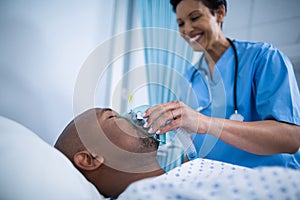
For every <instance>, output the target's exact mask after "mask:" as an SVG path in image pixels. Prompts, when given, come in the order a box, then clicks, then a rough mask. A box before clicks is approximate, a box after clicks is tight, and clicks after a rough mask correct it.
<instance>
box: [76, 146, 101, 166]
mask: <svg viewBox="0 0 300 200" xmlns="http://www.w3.org/2000/svg"><path fill="white" fill-rule="evenodd" d="M103 162H104V158H103V157H102V156H97V157H95V156H93V155H92V154H91V153H90V152H88V151H86V150H84V151H80V152H77V153H76V154H75V155H74V163H75V165H76V166H77V167H79V168H81V169H83V170H88V171H91V170H95V169H97V168H99V167H100V166H101V165H102V164H103Z"/></svg>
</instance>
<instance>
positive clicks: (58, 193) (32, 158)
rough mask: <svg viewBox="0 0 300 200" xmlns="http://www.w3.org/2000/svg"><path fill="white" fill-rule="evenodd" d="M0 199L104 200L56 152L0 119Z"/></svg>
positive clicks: (18, 127)
mask: <svg viewBox="0 0 300 200" xmlns="http://www.w3.org/2000/svg"><path fill="white" fill-rule="evenodd" d="M0 160H1V164H0V177H1V178H0V199H14V200H15V199H17V200H18V199H26V200H27V199H30V200H35V199H38V200H41V199H43V200H47V199H55V200H57V199H62V200H66V199H72V200H73V199H93V200H94V199H104V197H103V196H101V195H100V194H99V193H98V191H97V189H96V188H95V187H94V186H93V185H92V184H91V183H90V182H89V181H87V179H86V178H85V177H84V176H83V175H82V174H81V173H80V172H79V171H78V170H77V169H76V168H75V167H74V166H73V165H72V163H71V162H70V161H69V160H68V159H67V158H66V157H65V156H64V155H63V154H62V153H61V152H59V151H58V150H56V149H55V148H54V147H52V146H50V145H49V144H47V143H46V142H44V141H43V140H42V139H40V138H39V137H38V136H37V135H35V134H34V133H32V132H31V131H30V130H28V129H27V128H25V127H23V126H22V125H20V124H18V123H16V122H14V121H12V120H9V119H7V118H4V117H1V116H0Z"/></svg>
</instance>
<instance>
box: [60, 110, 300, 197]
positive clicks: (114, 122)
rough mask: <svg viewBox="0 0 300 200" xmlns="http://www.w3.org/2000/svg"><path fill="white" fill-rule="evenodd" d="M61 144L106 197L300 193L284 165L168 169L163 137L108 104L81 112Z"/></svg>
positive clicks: (296, 177) (294, 174)
mask: <svg viewBox="0 0 300 200" xmlns="http://www.w3.org/2000/svg"><path fill="white" fill-rule="evenodd" d="M55 147H56V148H57V149H58V150H60V151H61V152H62V153H63V154H65V155H66V157H68V158H69V160H71V162H72V163H73V164H74V166H75V167H76V168H77V169H78V170H79V171H80V172H81V173H82V174H83V175H84V176H85V177H86V178H87V179H88V180H89V181H90V182H91V183H93V184H94V185H95V187H96V188H97V189H98V191H99V192H100V193H101V194H102V195H103V196H105V197H113V198H119V199H150V198H155V199H195V198H196V199H220V200H221V199H274V198H275V199H276V198H277V199H299V198H300V188H299V187H298V185H299V184H300V173H299V171H296V170H292V169H284V168H282V167H280V168H279V167H265V168H259V169H249V168H245V167H242V166H237V165H232V164H228V163H223V162H219V161H213V160H209V159H201V158H199V159H195V160H193V161H189V162H187V163H185V164H183V165H181V166H179V167H177V168H175V169H173V170H171V171H169V172H167V173H165V172H164V170H162V168H161V167H160V165H159V164H158V162H157V160H156V154H157V149H158V142H157V141H155V140H154V139H152V138H148V137H146V136H145V135H144V134H143V133H142V130H140V129H139V128H137V127H135V126H134V125H132V124H131V122H129V121H128V120H127V119H125V118H123V117H120V116H119V115H118V113H116V112H114V111H113V110H111V109H107V108H105V109H100V108H95V109H90V110H88V111H86V112H84V113H82V114H81V115H79V116H77V117H76V118H75V119H74V120H72V121H71V122H70V123H69V124H68V125H67V127H66V128H65V129H64V131H63V132H62V134H61V135H60V136H59V138H58V140H57V142H56V144H55ZM146 178H147V179H146ZM142 179H144V180H142ZM139 180H141V181H139ZM274 183H275V184H274Z"/></svg>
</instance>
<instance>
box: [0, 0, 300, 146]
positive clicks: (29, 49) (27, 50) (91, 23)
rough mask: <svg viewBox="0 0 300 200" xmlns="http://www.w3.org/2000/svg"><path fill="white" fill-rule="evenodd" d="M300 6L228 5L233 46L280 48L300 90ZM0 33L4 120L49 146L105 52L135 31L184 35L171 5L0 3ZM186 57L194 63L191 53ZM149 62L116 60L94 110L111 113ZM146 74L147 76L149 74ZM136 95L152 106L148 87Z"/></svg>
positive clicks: (262, 1)
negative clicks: (85, 73) (124, 87)
mask: <svg viewBox="0 0 300 200" xmlns="http://www.w3.org/2000/svg"><path fill="white" fill-rule="evenodd" d="M299 6H300V1H299V0H228V13H227V17H226V19H225V22H224V25H223V29H224V32H225V34H226V35H227V36H228V37H230V38H233V39H238V40H250V41H264V42H269V43H272V44H274V45H275V46H276V47H277V48H279V49H280V50H281V51H283V52H284V53H285V54H286V55H287V56H288V57H289V58H290V60H291V61H292V63H293V66H294V70H295V74H296V78H297V81H298V85H300V12H299V11H298V9H299ZM0 27H1V31H0V44H1V45H0V95H1V98H0V115H3V116H5V117H8V118H10V119H13V120H15V121H17V122H19V123H21V124H23V125H24V126H26V127H28V128H29V129H31V130H32V131H33V132H35V133H36V134H38V135H39V136H40V137H41V138H42V139H44V140H45V141H46V142H48V143H49V144H53V143H54V142H55V140H56V138H57V136H58V135H59V134H60V133H61V132H62V130H63V128H64V127H65V126H66V124H67V123H69V121H70V120H71V119H72V118H73V115H74V112H73V94H74V88H75V84H76V79H77V77H78V74H79V72H80V70H81V68H82V65H83V64H84V63H85V61H86V59H87V58H88V57H89V55H90V54H91V53H92V52H93V51H94V50H95V49H96V48H97V47H99V45H100V46H101V44H103V43H105V42H106V41H108V40H110V39H111V38H112V37H113V36H116V35H118V34H122V33H124V32H125V31H128V30H131V29H137V28H143V27H161V28H168V29H172V30H175V31H176V30H177V27H176V23H175V14H174V13H173V12H172V10H171V7H170V5H169V1H168V0H152V1H151V0H149V1H147V0H111V1H105V0H85V1H83V0H52V1H46V0H26V1H24V0H0ZM141 38H142V41H144V44H145V41H149V40H150V41H151V38H150V39H149V38H147V34H146V33H144V32H143V31H141ZM134 39H136V38H131V40H134ZM168 39H169V40H170V41H171V42H169V43H174V42H175V41H176V42H177V41H178V40H177V38H175V37H170V38H168ZM175 39H176V40H175ZM168 45H170V44H168ZM123 46H124V45H123ZM116 48H123V47H122V45H120V44H115V45H114V46H113V47H112V48H109V49H107V51H112V49H116ZM183 48H186V47H183ZM184 52H185V53H186V55H187V57H189V58H191V60H193V59H192V58H193V55H190V54H191V51H190V49H186V50H185V51H184ZM148 53H149V52H148ZM149 57H150V58H151V56H149V54H147V51H144V50H143V49H140V50H139V51H137V52H135V53H134V55H132V56H131V57H130V60H128V59H126V57H125V58H124V59H121V60H120V59H118V61H114V65H115V67H113V68H108V70H107V71H106V76H105V78H102V79H101V81H103V82H101V81H99V84H101V87H102V88H104V89H98V90H97V91H96V92H95V96H96V97H95V105H99V106H102V107H105V106H112V99H113V98H118V97H115V96H113V92H112V91H114V87H116V86H115V85H116V84H117V83H118V81H119V80H120V79H121V78H122V76H124V74H125V73H126V72H128V71H130V70H132V67H133V66H141V65H145V64H147V63H149ZM154 57H155V55H154ZM155 62H156V61H155V60H154V63H155ZM164 62H167V60H164ZM180 69H182V70H179V71H184V69H185V66H183V67H182V68H180ZM139 73H140V75H141V76H144V77H147V76H148V74H147V70H146V69H145V70H144V71H141V72H139ZM126 81H127V82H128V81H130V79H129V80H125V82H124V81H123V84H126ZM99 90H100V92H99ZM126 95H127V96H128V94H126ZM126 95H125V96H126ZM129 96H130V95H129ZM137 96H138V97H139V98H140V99H139V98H134V101H135V103H136V104H139V101H141V102H142V103H149V102H153V101H152V100H151V98H149V96H151V93H149V91H148V90H147V88H143V89H141V90H140V91H139V95H137ZM125 101H127V99H126V98H125ZM299 101H300V100H299ZM154 102H155V101H154ZM123 103H124V102H123ZM120 104H121V105H122V102H121V100H120Z"/></svg>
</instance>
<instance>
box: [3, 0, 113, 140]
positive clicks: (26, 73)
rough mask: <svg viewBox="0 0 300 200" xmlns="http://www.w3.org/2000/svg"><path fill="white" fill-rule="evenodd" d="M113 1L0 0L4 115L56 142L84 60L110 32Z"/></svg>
mask: <svg viewBox="0 0 300 200" xmlns="http://www.w3.org/2000/svg"><path fill="white" fill-rule="evenodd" d="M112 2H113V1H104V0H103V1H100V0H88V1H82V0H64V1H61V0H51V1H39V0H26V1H24V0H13V1H11V0H5V1H3V0H1V1H0V29H1V32H0V44H1V45H0V94H1V98H0V114H1V115H4V116H6V117H8V118H11V119H14V120H16V121H18V122H20V123H22V124H24V125H25V126H27V127H28V128H30V129H31V130H33V131H34V132H36V133H37V134H38V135H40V136H41V137H42V138H43V139H44V140H45V141H47V142H48V143H50V144H53V142H54V141H55V139H56V137H57V135H58V134H59V133H60V132H61V131H62V130H63V128H64V127H65V125H66V124H67V123H68V122H69V121H70V120H71V119H72V117H73V116H72V115H73V112H72V98H73V96H72V95H73V89H74V83H75V79H76V77H77V73H78V71H79V69H80V66H81V64H82V63H83V62H84V60H85V59H86V57H87V56H88V55H89V53H90V52H91V51H92V50H93V49H94V48H95V47H96V46H97V45H98V44H100V43H101V42H102V41H104V40H105V39H107V38H108V37H109V35H110V34H111V29H110V26H109V24H110V16H111V14H110V11H111V10H112ZM104 19H105V20H104Z"/></svg>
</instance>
